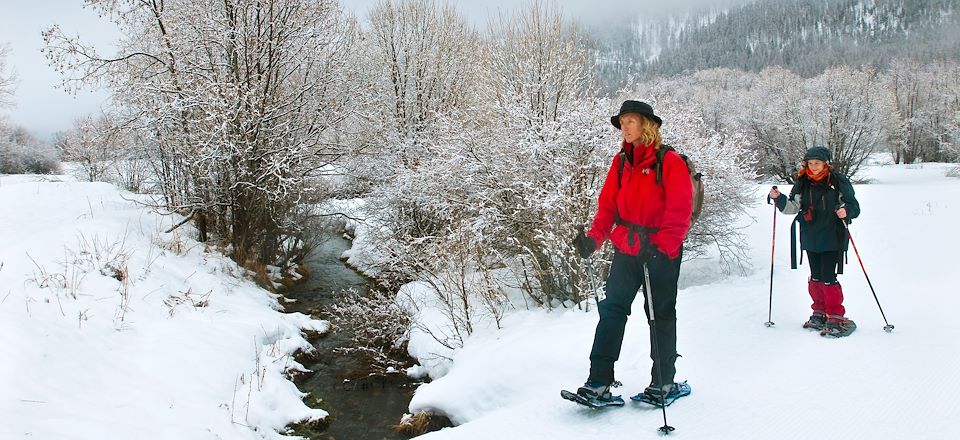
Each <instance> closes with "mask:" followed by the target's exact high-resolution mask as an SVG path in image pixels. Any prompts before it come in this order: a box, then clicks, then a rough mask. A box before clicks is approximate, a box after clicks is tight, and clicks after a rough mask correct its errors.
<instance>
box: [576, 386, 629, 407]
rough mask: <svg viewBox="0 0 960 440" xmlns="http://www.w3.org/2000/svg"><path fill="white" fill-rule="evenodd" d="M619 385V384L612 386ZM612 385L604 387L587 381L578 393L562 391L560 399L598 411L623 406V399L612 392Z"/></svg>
mask: <svg viewBox="0 0 960 440" xmlns="http://www.w3.org/2000/svg"><path fill="white" fill-rule="evenodd" d="M611 385H612V386H617V385H619V382H615V383H614V384H611ZM611 385H603V384H601V383H598V382H594V381H587V383H585V384H583V386H582V387H580V388H577V392H576V393H572V392H570V391H567V390H560V397H563V398H564V399H566V400H569V401H571V402H576V403H579V404H581V405H583V406H587V407H590V408H594V409H598V408H605V407H608V406H623V398H621V397H620V396H614V395H613V393H611V392H610V387H611Z"/></svg>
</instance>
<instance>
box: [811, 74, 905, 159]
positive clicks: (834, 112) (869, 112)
mask: <svg viewBox="0 0 960 440" xmlns="http://www.w3.org/2000/svg"><path fill="white" fill-rule="evenodd" d="M805 90H806V93H805V99H806V105H805V106H804V118H803V119H804V127H805V129H804V131H806V132H807V133H809V134H808V135H807V136H806V137H807V138H808V139H809V140H810V141H811V142H812V144H809V145H807V147H811V146H813V145H822V146H824V147H827V148H829V149H830V150H831V151H833V160H832V161H831V163H830V164H831V166H832V167H834V168H835V169H837V170H838V171H840V172H841V173H843V174H846V175H847V176H849V177H851V178H852V177H855V176H856V175H857V172H858V171H859V170H860V167H861V166H862V165H863V164H864V162H865V161H866V159H867V158H868V157H869V156H870V154H871V153H873V152H874V151H876V150H877V148H878V147H879V146H881V145H883V144H884V143H885V142H886V139H887V136H888V127H890V126H892V125H894V121H895V120H896V117H895V115H896V114H895V112H894V108H895V100H894V98H893V94H892V93H890V90H889V89H888V88H887V87H886V85H885V84H884V82H883V80H882V79H881V78H880V75H879V74H878V73H877V71H876V70H875V69H872V68H865V69H861V70H856V69H852V68H849V67H835V68H831V69H827V71H825V72H824V73H823V74H821V75H819V76H817V77H815V78H812V79H810V80H808V81H807V84H806V86H805Z"/></svg>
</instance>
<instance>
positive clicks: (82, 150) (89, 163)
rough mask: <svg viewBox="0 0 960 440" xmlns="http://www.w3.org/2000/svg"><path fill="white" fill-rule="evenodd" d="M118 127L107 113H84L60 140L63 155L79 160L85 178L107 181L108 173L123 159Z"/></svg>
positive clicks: (75, 160)
mask: <svg viewBox="0 0 960 440" xmlns="http://www.w3.org/2000/svg"><path fill="white" fill-rule="evenodd" d="M118 141H119V136H118V133H117V129H116V128H115V127H114V126H113V125H112V124H111V121H110V120H109V117H108V116H107V115H100V116H99V117H96V118H94V117H93V116H89V115H88V116H82V117H79V118H77V119H75V120H74V121H73V129H72V130H70V131H69V132H67V133H66V135H65V136H64V138H63V140H62V141H61V142H60V147H61V149H62V154H63V159H64V160H66V161H69V162H75V163H77V165H79V168H78V169H77V170H78V171H79V172H80V173H81V176H79V177H82V178H83V179H86V180H87V181H90V182H96V181H101V182H103V181H107V180H108V176H107V173H108V172H109V170H110V169H111V168H112V166H113V164H114V162H116V161H117V160H119V159H120V157H121V156H120V155H121V153H122V152H121V151H120V144H119V142H118Z"/></svg>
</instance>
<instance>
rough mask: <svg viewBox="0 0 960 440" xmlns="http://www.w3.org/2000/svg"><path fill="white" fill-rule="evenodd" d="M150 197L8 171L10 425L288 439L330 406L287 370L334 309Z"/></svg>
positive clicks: (1, 214) (110, 434) (2, 371)
mask: <svg viewBox="0 0 960 440" xmlns="http://www.w3.org/2000/svg"><path fill="white" fill-rule="evenodd" d="M140 197H143V196H140V195H136V194H131V193H128V192H125V191H120V190H118V189H117V188H116V187H114V186H112V185H109V184H105V183H83V182H76V181H75V180H74V179H72V178H70V177H66V176H0V207H2V208H3V209H2V210H0V243H2V247H0V286H2V287H0V341H2V344H3V346H4V356H2V357H0V388H2V389H3V390H4V393H3V398H2V400H0V438H4V439H7V438H10V439H13V438H24V437H27V438H57V439H102V438H145V437H150V438H176V439H186V440H192V439H197V440H201V439H202V440H207V439H210V438H217V437H219V438H229V439H240V440H243V439H250V440H260V439H282V438H284V437H285V435H284V434H281V432H283V431H284V430H285V427H286V426H287V425H288V424H291V423H293V422H297V421H304V420H308V421H314V422H316V421H320V420H322V419H324V418H325V417H326V416H327V413H326V412H325V411H323V410H320V409H311V408H309V407H307V405H305V404H304V403H303V401H302V400H301V397H302V393H301V392H300V391H299V390H297V388H296V386H295V385H294V384H293V382H291V381H290V380H289V379H288V376H289V375H290V374H291V373H292V372H294V371H298V370H302V369H305V367H304V366H302V365H300V364H299V363H298V362H296V361H295V359H294V358H293V354H294V353H295V352H296V351H298V350H310V349H311V345H310V343H309V342H308V341H306V339H304V337H303V336H302V335H301V332H302V331H314V332H324V331H326V330H327V326H328V323H326V322H324V321H318V320H313V319H310V318H309V317H308V316H306V315H304V314H302V313H282V312H281V311H280V305H279V304H278V301H277V299H278V297H277V296H276V295H273V294H271V293H270V292H267V291H265V290H263V289H261V288H259V287H257V286H256V285H255V284H254V283H252V282H250V281H248V280H247V279H246V274H245V271H244V270H243V269H242V268H240V267H238V266H237V265H236V264H235V263H233V262H232V261H231V260H230V259H229V258H226V257H224V256H223V255H221V254H219V253H218V252H217V251H216V250H215V249H208V248H207V247H206V246H205V245H203V244H201V243H197V242H196V241H194V240H193V239H192V234H190V233H189V230H188V229H185V228H189V226H184V227H182V228H180V229H177V230H176V231H174V232H172V233H164V232H162V231H164V230H165V229H167V228H168V227H169V226H170V225H171V224H175V223H176V222H177V221H178V219H175V218H171V217H165V216H161V215H158V214H156V213H155V212H152V211H151V210H149V209H146V208H143V207H141V206H138V205H136V204H135V203H133V202H132V201H131V200H136V199H138V198H140Z"/></svg>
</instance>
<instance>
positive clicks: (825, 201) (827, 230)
mask: <svg viewBox="0 0 960 440" xmlns="http://www.w3.org/2000/svg"><path fill="white" fill-rule="evenodd" d="M776 203H777V209H779V210H780V211H782V212H783V213H784V214H797V220H798V221H799V222H800V248H801V249H803V250H808V251H811V252H828V251H845V250H847V242H848V240H847V231H846V228H844V225H843V222H842V220H840V218H838V217H837V213H836V211H837V210H838V209H840V208H841V207H843V208H845V209H846V210H847V220H848V221H849V220H850V219H854V218H857V216H859V215H860V203H859V202H857V198H856V195H855V194H854V191H853V185H851V184H850V179H848V178H847V176H844V175H843V174H840V173H837V172H835V171H831V172H830V175H829V176H827V178H825V179H824V180H822V181H820V182H812V181H811V180H810V179H808V178H807V176H805V175H804V176H800V177H799V178H797V183H796V184H794V185H793V189H791V190H790V196H789V197H787V196H786V195H784V194H780V197H778V198H777V200H776Z"/></svg>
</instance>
